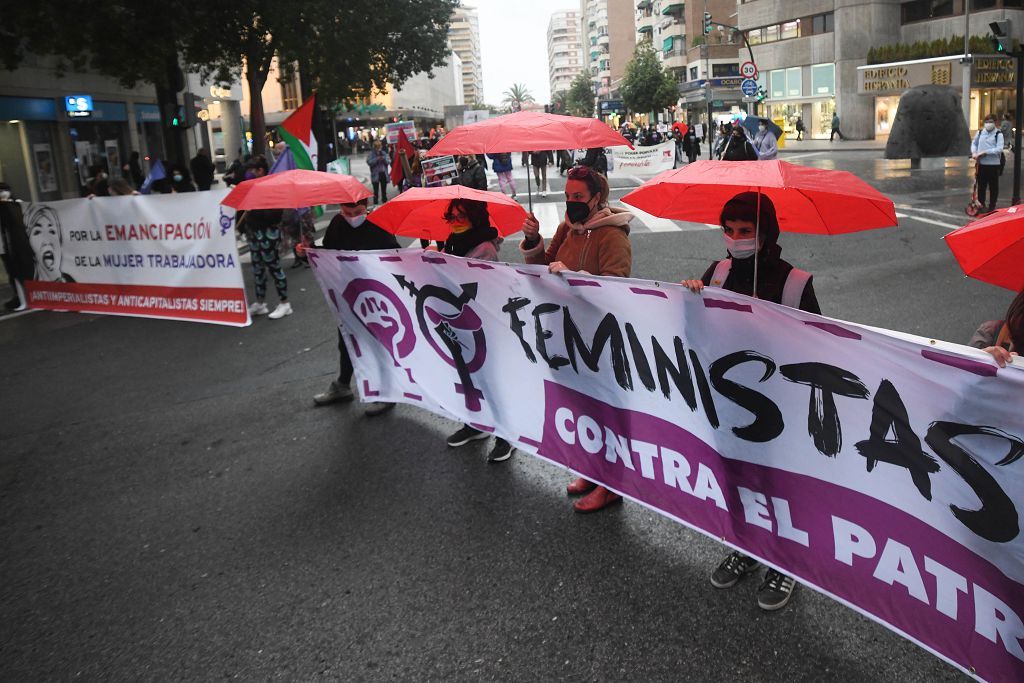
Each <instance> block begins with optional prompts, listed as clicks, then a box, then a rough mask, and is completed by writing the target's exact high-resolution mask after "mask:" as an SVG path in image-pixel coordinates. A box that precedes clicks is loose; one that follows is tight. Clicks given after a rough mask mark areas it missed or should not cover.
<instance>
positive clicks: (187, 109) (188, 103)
mask: <svg viewBox="0 0 1024 683" xmlns="http://www.w3.org/2000/svg"><path fill="white" fill-rule="evenodd" d="M181 99H182V101H183V102H184V104H183V105H182V108H181V109H182V117H181V123H180V124H178V125H180V126H181V127H182V128H191V127H192V126H194V125H196V124H197V123H199V110H200V109H202V108H203V100H202V99H200V98H198V97H196V96H195V95H193V94H192V93H190V92H187V93H185V94H184V95H182V96H181Z"/></svg>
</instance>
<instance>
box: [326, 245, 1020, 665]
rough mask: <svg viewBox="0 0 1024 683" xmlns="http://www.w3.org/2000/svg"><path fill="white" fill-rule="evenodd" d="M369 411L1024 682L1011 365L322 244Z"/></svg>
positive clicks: (831, 328) (679, 295) (960, 660)
mask: <svg viewBox="0 0 1024 683" xmlns="http://www.w3.org/2000/svg"><path fill="white" fill-rule="evenodd" d="M310 261H311V263H312V264H313V266H314V269H315V272H316V277H317V279H318V281H319V282H320V285H321V287H322V288H323V291H324V295H325V297H326V299H327V302H328V306H329V307H330V308H331V311H332V312H333V313H334V314H335V315H336V316H337V319H338V322H339V324H340V327H341V330H342V333H343V336H344V339H345V343H346V345H347V346H348V348H349V351H350V353H351V355H352V359H353V362H354V365H355V370H356V379H357V383H358V389H359V391H360V394H361V395H362V397H363V399H364V400H372V401H397V402H405V403H411V404H413V405H417V406H421V407H423V408H425V409H427V410H430V411H432V412H435V413H439V414H441V415H445V416H447V417H450V418H452V419H454V420H457V421H460V422H465V423H468V424H471V425H473V426H475V427H477V428H479V429H483V430H486V431H488V432H492V433H494V434H497V435H500V436H502V437H504V438H506V439H508V440H509V441H511V442H512V443H514V444H515V445H516V446H517V447H518V448H520V449H522V450H523V451H525V452H528V453H532V454H535V455H537V456H539V457H541V458H543V459H546V460H548V461H550V462H552V463H556V464H558V465H561V466H563V467H565V468H567V469H570V470H572V471H574V472H577V473H579V474H580V475H582V476H585V477H587V478H589V479H592V480H594V481H597V482H600V483H601V484H603V485H605V486H607V487H608V488H610V489H612V490H614V491H616V492H618V493H621V494H622V495H624V496H626V497H628V498H630V499H632V500H634V501H637V502H639V503H641V504H643V505H646V506H648V507H650V508H652V509H654V510H656V511H658V512H660V513H662V514H664V515H666V516H668V517H670V518H672V519H674V520H676V521H678V522H681V523H682V524H685V525H687V526H690V527H692V528H694V529H697V530H699V531H701V532H703V533H705V534H707V535H708V536H710V537H712V538H715V539H719V540H721V541H723V542H724V543H726V544H728V545H730V546H732V547H734V548H738V549H740V550H743V551H744V552H746V553H748V554H750V555H753V556H755V557H757V558H759V559H761V560H763V561H765V562H766V563H768V564H770V565H772V566H774V567H776V568H778V569H780V570H781V571H784V572H786V573H788V574H792V575H793V576H795V577H796V578H797V579H798V580H799V581H801V582H803V583H805V584H807V585H809V586H811V587H814V588H816V589H817V590H820V591H822V592H824V593H825V594H827V595H830V596H832V597H833V598H835V599H837V600H839V601H841V602H842V603H844V604H846V605H848V606H850V607H853V608H854V609H856V610H858V611H860V612H862V613H863V614H866V615H867V616H869V617H871V618H872V619H875V620H877V621H879V622H880V623H882V624H884V625H886V626H888V627H889V628H891V629H892V630H894V631H896V632H897V633H899V634H901V635H903V636H904V637H906V638H909V639H910V640H912V641H914V642H916V643H917V644H919V645H920V646H922V647H924V648H926V649H928V650H929V651H931V652H933V653H934V654H936V655H938V656H939V657H942V658H943V659H945V660H947V661H949V662H950V663H952V664H954V665H955V666H957V667H959V668H960V669H962V670H963V671H965V672H968V673H970V674H973V675H975V676H977V677H979V678H982V679H987V680H1020V679H1022V678H1024V649H1022V639H1024V622H1022V616H1024V541H1022V539H1021V534H1020V530H1021V513H1020V510H1019V509H1018V507H1017V506H1018V505H1022V506H1024V460H1022V456H1024V440H1022V438H1024V411H1022V409H1021V408H1022V406H1024V369H1022V368H1016V367H1010V368H1006V369H998V368H997V367H996V365H995V364H994V363H993V362H992V360H991V359H990V358H989V357H988V356H987V355H985V354H984V353H982V352H980V351H976V350H974V349H970V348H967V347H963V346H959V345H956V344H947V343H943V342H935V341H933V340H928V339H922V338H919V337H912V336H909V335H904V334H899V333H892V332H888V331H885V330H877V329H874V328H869V327H864V326H859V325H855V324H852V323H847V322H842V321H837V320H831V319H828V318H823V317H820V316H815V315H811V314H807V313H803V312H801V311H797V310H793V309H789V308H786V307H783V306H778V305H775V304H771V303H766V302H762V301H758V300H755V299H751V298H749V297H745V296H742V295H738V294H732V293H730V292H726V291H724V290H721V289H715V288H709V289H706V290H704V292H703V293H702V294H700V295H697V294H692V293H690V292H688V291H687V290H685V289H683V288H682V287H680V286H678V285H672V284H665V283H656V282H650V281H644V280H635V279H614V278H600V277H595V276H591V275H585V274H573V273H566V274H563V275H549V274H548V272H547V269H546V268H544V267H538V266H523V265H507V264H498V263H485V262H479V261H473V260H467V259H460V258H455V257H451V256H447V255H444V254H438V253H433V252H422V251H419V250H404V251H386V252H385V251H381V252H336V251H327V250H314V251H311V252H310Z"/></svg>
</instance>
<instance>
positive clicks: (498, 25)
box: [463, 0, 580, 106]
mask: <svg viewBox="0 0 1024 683" xmlns="http://www.w3.org/2000/svg"><path fill="white" fill-rule="evenodd" d="M463 4H464V5H466V6H467V7H476V8H477V10H478V14H479V16H480V51H481V53H482V54H481V58H482V59H483V65H484V97H485V98H486V100H487V104H490V105H493V106H499V105H501V101H502V99H504V97H503V95H502V93H503V92H505V91H506V90H508V89H509V88H510V87H511V86H512V84H513V83H525V84H526V87H527V88H529V90H530V92H531V93H532V94H533V96H534V97H535V98H536V99H537V101H538V102H540V103H541V104H547V103H548V102H549V101H550V95H551V93H550V88H549V86H548V37H547V32H548V20H549V19H550V18H551V15H552V13H554V12H556V11H558V10H563V9H575V10H579V8H580V3H579V1H578V0H463Z"/></svg>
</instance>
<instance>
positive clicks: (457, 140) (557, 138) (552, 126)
mask: <svg viewBox="0 0 1024 683" xmlns="http://www.w3.org/2000/svg"><path fill="white" fill-rule="evenodd" d="M619 145H626V146H627V147H629V148H630V149H633V145H631V144H629V140H627V139H626V138H624V137H622V136H621V135H620V134H619V133H617V132H616V131H614V130H612V129H611V128H609V127H608V126H606V125H605V124H603V123H601V122H600V121H598V120H597V119H591V118H582V117H578V116H561V115H558V114H544V113H541V112H535V111H520V112H516V113H514V114H505V115H504V116H495V117H494V118H492V119H487V120H485V121H478V122H476V123H470V124H467V125H465V126H459V127H458V128H455V129H454V130H452V131H451V132H450V133H448V134H447V135H445V136H444V137H443V138H441V140H440V141H439V142H438V143H437V144H436V145H434V146H433V147H431V148H430V150H429V151H428V152H427V155H428V156H442V155H445V154H497V153H498V152H532V151H542V150H548V149H589V148H591V147H616V146H619Z"/></svg>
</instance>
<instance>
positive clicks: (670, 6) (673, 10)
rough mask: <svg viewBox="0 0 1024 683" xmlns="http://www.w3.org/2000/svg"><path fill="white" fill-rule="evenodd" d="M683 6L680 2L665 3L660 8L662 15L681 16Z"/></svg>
mask: <svg viewBox="0 0 1024 683" xmlns="http://www.w3.org/2000/svg"><path fill="white" fill-rule="evenodd" d="M683 8H684V4H683V3H681V2H666V3H664V4H662V6H661V13H662V14H682V13H683Z"/></svg>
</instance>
